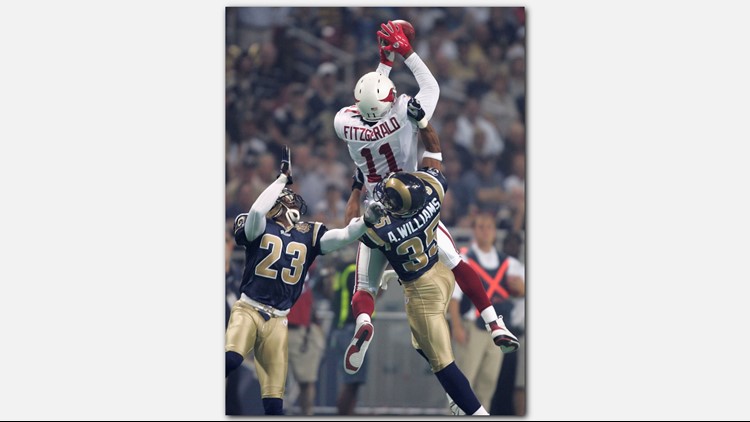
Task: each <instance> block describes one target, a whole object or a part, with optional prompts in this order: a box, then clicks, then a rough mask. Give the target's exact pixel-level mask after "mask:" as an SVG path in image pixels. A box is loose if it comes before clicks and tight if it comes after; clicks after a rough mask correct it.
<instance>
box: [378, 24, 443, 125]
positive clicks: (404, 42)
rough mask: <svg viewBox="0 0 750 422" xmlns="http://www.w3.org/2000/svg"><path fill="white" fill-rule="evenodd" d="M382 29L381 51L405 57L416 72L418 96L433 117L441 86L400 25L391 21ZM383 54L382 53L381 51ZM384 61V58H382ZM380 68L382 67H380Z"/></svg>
mask: <svg viewBox="0 0 750 422" xmlns="http://www.w3.org/2000/svg"><path fill="white" fill-rule="evenodd" d="M380 27H381V28H382V30H381V31H378V39H380V40H381V41H382V44H386V45H382V46H381V47H380V48H381V52H383V51H385V52H386V53H388V52H394V51H395V52H398V53H399V54H401V55H402V56H403V57H404V59H405V60H404V63H405V64H406V66H407V67H408V68H409V70H411V73H413V74H414V79H416V80H417V84H419V92H418V93H417V95H416V97H417V99H419V101H421V102H422V104H424V110H425V112H426V113H427V118H428V119H429V118H431V117H432V113H434V112H435V107H437V102H438V98H439V97H440V86H439V85H438V83H437V80H436V79H435V77H434V76H432V73H431V72H430V69H428V68H427V65H426V64H424V62H423V61H422V59H421V58H419V55H417V53H415V52H414V49H412V46H411V44H409V39H408V38H407V37H406V35H405V34H404V31H403V29H402V28H401V26H400V25H398V24H394V23H393V22H391V21H389V22H388V24H387V25H386V24H381V25H380ZM381 54H382V53H381ZM381 61H382V59H381ZM378 69H380V68H378Z"/></svg>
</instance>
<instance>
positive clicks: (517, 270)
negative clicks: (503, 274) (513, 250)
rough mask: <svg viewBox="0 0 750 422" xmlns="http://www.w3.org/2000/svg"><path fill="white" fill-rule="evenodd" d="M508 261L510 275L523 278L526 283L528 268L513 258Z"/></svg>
mask: <svg viewBox="0 0 750 422" xmlns="http://www.w3.org/2000/svg"><path fill="white" fill-rule="evenodd" d="M508 261H509V262H508V275H514V276H518V277H521V278H522V279H523V280H524V282H525V281H526V268H525V267H524V266H523V264H521V261H519V260H517V259H516V258H513V257H512V256H509V257H508Z"/></svg>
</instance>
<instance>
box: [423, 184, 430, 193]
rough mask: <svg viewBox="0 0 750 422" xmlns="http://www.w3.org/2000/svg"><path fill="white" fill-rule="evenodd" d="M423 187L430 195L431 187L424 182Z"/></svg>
mask: <svg viewBox="0 0 750 422" xmlns="http://www.w3.org/2000/svg"><path fill="white" fill-rule="evenodd" d="M424 188H425V190H426V191H427V195H432V188H431V187H430V186H429V185H428V184H426V183H425V185H424Z"/></svg>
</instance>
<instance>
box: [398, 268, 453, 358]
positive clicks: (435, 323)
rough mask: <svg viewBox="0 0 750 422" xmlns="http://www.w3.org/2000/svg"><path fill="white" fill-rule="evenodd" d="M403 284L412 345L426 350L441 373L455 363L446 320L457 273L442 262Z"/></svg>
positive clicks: (425, 352)
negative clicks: (454, 274) (454, 276)
mask: <svg viewBox="0 0 750 422" xmlns="http://www.w3.org/2000/svg"><path fill="white" fill-rule="evenodd" d="M403 284H404V295H405V296H406V316H407V318H408V319H409V328H411V335H412V338H411V340H412V345H413V346H414V347H415V348H418V349H422V351H423V352H424V354H425V355H426V356H427V358H428V359H429V361H430V369H432V372H438V371H440V370H442V369H443V368H445V367H446V366H448V365H450V363H451V362H453V351H452V350H451V336H450V331H449V330H448V321H446V319H445V312H446V311H447V310H448V302H450V300H451V295H452V294H453V288H454V286H455V279H454V278H453V273H452V272H451V271H450V270H449V269H448V267H446V266H445V265H444V264H442V263H441V262H438V263H437V264H435V265H434V266H433V267H432V268H430V270H429V271H427V272H426V273H424V274H423V275H422V276H421V277H419V278H418V279H416V280H414V281H410V282H405V283H403Z"/></svg>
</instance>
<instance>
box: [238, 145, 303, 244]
mask: <svg viewBox="0 0 750 422" xmlns="http://www.w3.org/2000/svg"><path fill="white" fill-rule="evenodd" d="M291 184H292V153H291V151H290V150H289V147H286V146H285V147H284V150H283V152H282V154H281V169H280V173H279V177H278V178H277V179H276V180H274V182H273V183H271V185H269V186H268V187H267V188H266V189H265V190H264V191H263V193H261V194H260V196H258V199H256V200H255V202H254V203H253V206H252V207H251V208H250V211H249V212H248V213H247V221H246V222H245V237H247V240H249V241H251V242H252V241H253V240H254V239H255V238H256V237H258V236H260V235H261V233H263V232H264V231H265V230H266V214H268V211H271V208H273V206H274V204H276V199H277V198H278V197H279V195H280V194H281V191H282V190H284V186H286V185H291Z"/></svg>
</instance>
